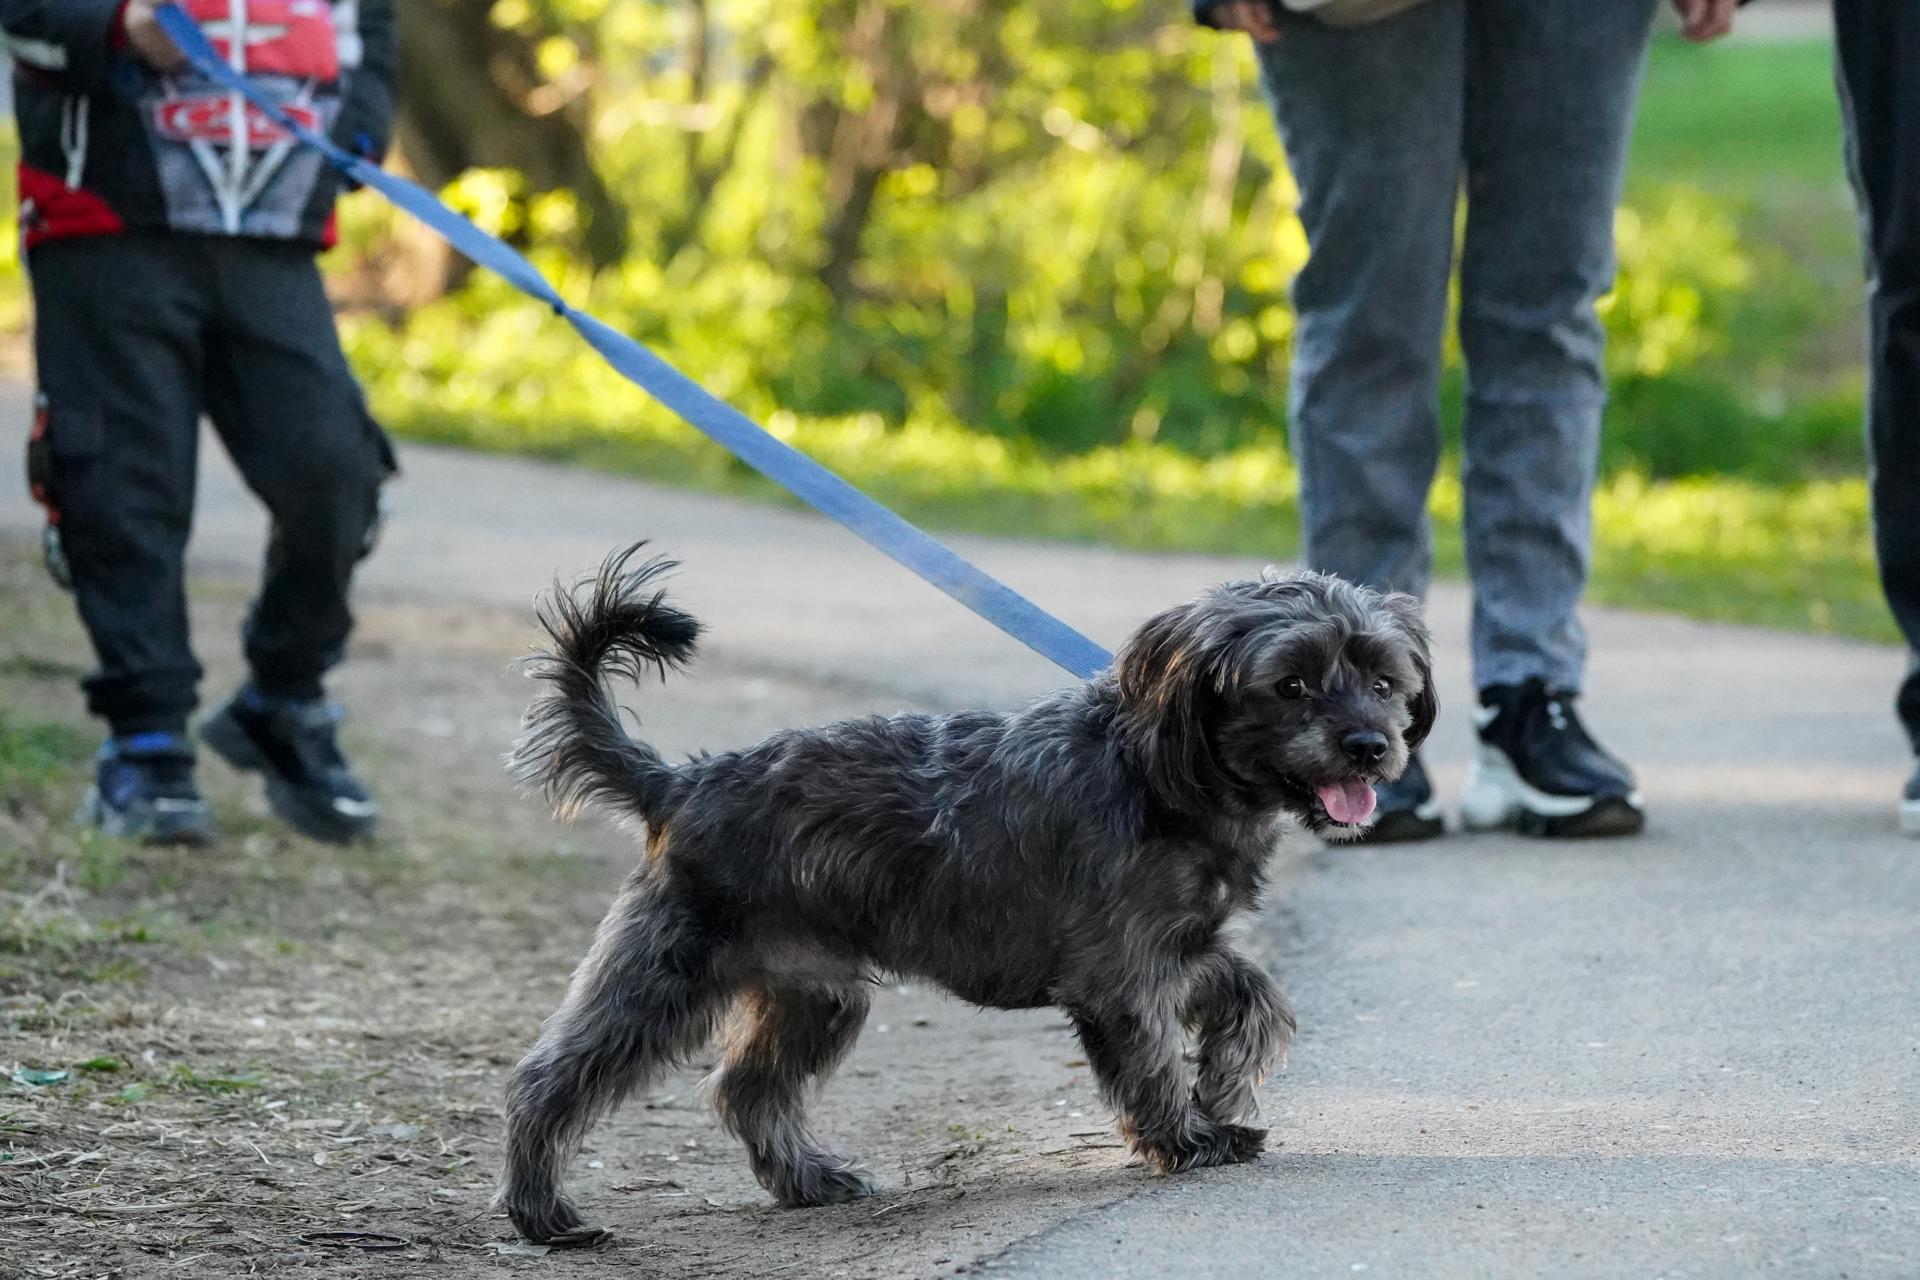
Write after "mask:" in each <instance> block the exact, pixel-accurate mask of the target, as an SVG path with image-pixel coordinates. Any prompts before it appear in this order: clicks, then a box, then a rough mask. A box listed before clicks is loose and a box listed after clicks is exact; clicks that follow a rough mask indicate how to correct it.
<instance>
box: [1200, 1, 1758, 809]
mask: <svg viewBox="0 0 1920 1280" xmlns="http://www.w3.org/2000/svg"><path fill="white" fill-rule="evenodd" d="M1733 4H1734V0H1681V3H1680V6H1679V7H1680V8H1681V11H1682V18H1683V21H1684V22H1685V24H1686V31H1687V34H1688V35H1689V36H1691V37H1693V38H1695V39H1708V38H1711V37H1713V36H1715V35H1718V34H1720V33H1721V32H1723V31H1724V30H1725V29H1726V26H1727V19H1728V17H1729V15H1730V13H1731V10H1732V8H1733ZM1655 6H1656V0H1609V2H1608V3H1605V4H1588V3H1584V2H1582V0H1412V2H1409V0H1333V3H1332V4H1329V5H1327V6H1326V7H1325V8H1321V7H1319V6H1314V5H1310V4H1308V3H1305V0H1302V3H1300V4H1297V5H1292V6H1289V7H1283V6H1282V5H1280V4H1279V3H1277V2H1275V0H1198V3H1197V5H1196V16H1197V17H1198V18H1199V20H1200V21H1201V22H1202V23H1205V24H1207V25H1210V26H1214V27H1220V28H1225V29H1236V30H1243V31H1246V32H1248V33H1249V34H1251V35H1252V36H1253V38H1254V40H1255V43H1256V49H1257V52H1258V55H1259V60H1260V66H1261V73H1262V79H1263V81H1264V83H1265V87H1266V91H1267V93H1268V95H1269V97H1270V99H1271V101H1272V104H1273V110H1274V115H1275V117H1276V119H1277V121H1278V123H1279V127H1280V133H1281V138H1282V140H1283V142H1284V143H1285V146H1286V152H1287V158H1288V161H1289V164H1290V166H1291V168H1292V170H1293V175H1294V178H1295V180H1296V182H1297V183H1298V185H1299V188H1300V201H1301V203H1300V217H1301V221H1302V222H1303V224H1304V225H1305V228H1306V233H1307V242H1308V245H1309V254H1308V258H1307V263H1306V266H1305V267H1304V269H1303V270H1302V271H1301V273H1300V275H1299V277H1298V278H1297V279H1296V280H1295V282H1294V287H1293V298H1294V307H1295V310H1296V312H1297V315H1298V327H1297V330H1296V336H1295V343H1294V355H1293V376H1292V382H1291V389H1290V403H1289V420H1290V433H1291V440H1292V446H1293V452H1294V457H1295V460H1296V462H1297V464H1298V466H1299V468H1300V475H1301V495H1300V505H1301V515H1302V522H1303V525H1304V535H1305V557H1306V561H1307V563H1308V564H1309V565H1311V566H1312V567H1313V568H1315V569H1319V570H1323V571H1325V572H1329V573H1335V574H1338V575H1340V576H1341V577H1344V578H1348V579H1351V580H1353V581H1355V582H1361V583H1365V584H1367V585H1369V586H1373V587H1379V588H1386V589H1392V590H1396V591H1406V592H1411V593H1413V594H1415V595H1423V594H1424V593H1425V592H1426V589H1427V585H1428V582H1429V579H1430V576H1431V573H1432V558H1433V556H1432V538H1431V532H1430V530H1429V527H1428V519H1427V498H1428V491H1429V490H1430V488H1431V487H1432V484H1433V478H1434V472H1435V468H1436V466H1437V465H1438V463H1439V459H1440V449H1441V436H1440V414H1439V403H1438V402H1439V390H1440V375H1441V360H1442V331H1443V328H1444V325H1445V321H1446V315H1447V284H1448V279H1449V276H1450V274H1451V271H1452V268H1453V260H1454V245H1455V236H1454V222H1455V212H1456V209H1457V207H1458V205H1459V203H1460V200H1461V195H1462V189H1463V187H1464V192H1465V203H1466V225H1465V230H1464V236H1463V239H1462V242H1461V251H1460V318H1459V330H1460V341H1461V347H1462V349H1463V351H1464V353H1465V357H1466V365H1467V392H1466V413H1465V423H1464V430H1463V444H1464V458H1463V475H1462V482H1463V488H1464V494H1465V534H1466V550H1467V566H1468V571H1469V573H1470V575H1471V577H1472V582H1473V627H1472V630H1473V674H1474V680H1475V683H1476V686H1477V688H1478V689H1479V693H1480V707H1479V709H1478V714H1477V720H1478V725H1479V736H1480V743H1479V748H1478V751H1477V753H1476V755H1475V758H1474V761H1473V766H1472V771H1471V774H1470V776H1469V779H1468V783H1467V789H1466V792H1465V794H1464V796H1463V797H1462V801H1461V811H1462V817H1463V819H1464V821H1465V823H1466V825H1467V826H1468V827H1470V828H1493V827H1503V826H1511V827H1515V828H1517V829H1519V830H1521V831H1524V832H1527V833H1530V834H1535V835H1543V836H1599V835H1627V834H1632V833H1635V832H1638V831H1639V830H1640V829H1641V827H1642V826H1643V825H1644V822H1645V817H1644V810H1643V808H1642V804H1641V799H1640V794H1639V791H1638V790H1637V788H1636V786H1635V783H1634V778H1633V774H1632V772H1631V771H1630V770H1629V769H1628V768H1627V766H1626V765H1625V764H1623V763H1622V762H1621V761H1620V760H1619V759H1618V758H1617V757H1615V756H1614V755H1613V754H1612V753H1610V752H1608V751H1607V750H1605V749H1604V748H1603V747H1601V746H1600V745H1599V743H1598V742H1596V741H1595V740H1594V738H1593V736H1592V735H1591V734H1590V733H1589V732H1588V731H1587V729H1586V727H1585V725H1584V724H1583V723H1582V722H1581V719H1580V717H1579V715H1578V713H1577V711H1576V708H1575V703H1576V699H1577V698H1578V696H1579V693H1580V689H1581V682H1582V677H1583V675H1584V668H1585V664H1586V656H1587V641H1586V634H1585V632H1584V631H1583V630H1582V628H1581V624H1580V619H1579V616H1578V612H1577V606H1578V604H1579V600H1580V596H1581V593H1582V591H1583V589H1584V588H1585V586H1586V580H1587V565H1588V555H1589V550H1590V545H1591V541H1592V538H1591V499H1592V493H1593V484H1594V477H1595V471H1596V468H1597V465H1598V456H1599V440H1600V419H1601V412H1602V409H1603V407H1604V405H1605V401H1606V375H1605V368H1604V365H1603V362H1602V356H1603V350H1604V333H1603V330H1602V328H1601V324H1600V320H1599V317H1598V315H1597V314H1596V312H1595V303H1596V302H1597V300H1598V299H1599V298H1600V296H1601V295H1602V294H1604V293H1606V292H1607V291H1608V289H1610V288H1611V287H1612V284H1613V278H1614V252H1613V215H1614V208H1615V205H1616V204H1617V203H1618V200H1619V195H1620V184H1621V176H1622V170H1623V168H1624V165H1625V159H1626V150H1627V142H1628V137H1629V134H1630V131H1631V127H1632V119H1633V104H1634V100H1635V97H1636V95H1637V91H1638V85H1639V78H1640V73H1641V68H1642V66H1643V65H1644V63H1645V60H1646V50H1647V45H1648V41H1649V39H1650V36H1651V31H1652V24H1653V18H1654V12H1655ZM1342 9H1345V10H1348V11H1349V12H1348V13H1346V14H1342V13H1341V12H1340V10H1342ZM1296 10H1307V11H1306V12H1298V11H1296ZM1382 14H1384V15H1385V16H1381V15H1382ZM1340 17H1347V18H1350V19H1352V20H1353V21H1352V25H1336V23H1335V21H1332V20H1329V19H1337V18H1340ZM1379 799H1380V818H1379V820H1378V823H1377V825H1376V826H1375V828H1374V838H1375V839H1379V840H1406V839H1423V838H1427V837H1431V836H1435V835H1438V834H1440V833H1441V831H1442V830H1444V825H1443V821H1442V817H1441V811H1440V806H1439V804H1438V802H1437V800H1436V799H1435V797H1434V794H1433V788H1432V784H1431V783H1430V781H1429V780H1428V777H1427V773H1426V770H1425V769H1424V768H1423V767H1422V765H1421V763H1420V761H1419V759H1418V758H1417V757H1416V758H1415V760H1414V761H1413V762H1412V763H1411V765H1410V766H1409V767H1408V769H1407V772H1406V774H1405V775H1404V776H1403V777H1402V778H1401V779H1400V780H1399V781H1398V782H1395V783H1392V784H1388V785H1385V786H1383V787H1381V788H1380V797H1379Z"/></svg>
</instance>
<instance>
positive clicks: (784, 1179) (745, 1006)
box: [714, 983, 873, 1207]
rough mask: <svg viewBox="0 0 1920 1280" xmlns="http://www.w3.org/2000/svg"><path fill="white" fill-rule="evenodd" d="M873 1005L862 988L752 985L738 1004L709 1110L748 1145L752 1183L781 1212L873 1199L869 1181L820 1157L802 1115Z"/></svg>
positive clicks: (843, 1165) (842, 1164)
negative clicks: (787, 1207) (815, 1086)
mask: <svg viewBox="0 0 1920 1280" xmlns="http://www.w3.org/2000/svg"><path fill="white" fill-rule="evenodd" d="M869 1002H870V1000H869V996H868V994H867V989H866V987H865V986H864V985H863V984H859V983H849V984H835V985H832V986H798V985H794V986H765V987H755V988H752V989H750V990H749V991H748V992H747V993H746V995H745V996H744V997H743V998H742V1000H741V1002H740V1008H739V1012H738V1015H737V1019H738V1020H737V1022H736V1023H735V1025H734V1027H733V1030H732V1033H731V1034H730V1036H729V1038H728V1044H727V1057H726V1065H725V1066H724V1067H723V1068H722V1070H721V1073H720V1078H719V1081H718V1083H717V1084H716V1085H715V1087H714V1107H715V1109H716V1110H718V1111H719V1113H720V1119H721V1121H722V1122H723V1123H725V1125H726V1126H727V1128H728V1129H730V1130H732V1132H733V1134H734V1136H735V1137H737V1138H739V1139H740V1141H741V1142H743V1143H744V1144H746V1148H747V1157H748V1159H749V1160H750V1161H751V1162H752V1164H753V1176H754V1177H756V1178H758V1179H759V1180H760V1185H761V1186H763V1187H765V1188H766V1189H767V1190H768V1191H770V1192H772V1193H773V1196H774V1198H775V1199H776V1200H778V1201H779V1202H780V1203H781V1204H784V1205H790V1206H796V1207H797V1206H801V1205H819V1204H840V1203H842V1202H844V1201H847V1200H857V1199H859V1198H860V1197H861V1196H866V1195H871V1194H873V1182H872V1180H871V1179H870V1178H869V1177H868V1176H867V1174H866V1173H864V1172H863V1171H861V1170H859V1169H856V1168H854V1167H853V1166H851V1165H850V1164H848V1163H847V1162H846V1161H844V1160H841V1159H838V1158H836V1157H834V1156H832V1155H829V1154H828V1153H827V1152H825V1151H823V1150H821V1148H820V1146H819V1144H818V1143H816V1142H815V1141H814V1138H813V1135H812V1134H811V1133H809V1132H808V1131H807V1125H806V1111H805V1107H806V1094H807V1090H808V1088H809V1086H810V1085H812V1084H813V1083H815V1082H816V1081H817V1080H820V1079H823V1078H824V1077H825V1076H826V1075H827V1074H828V1073H829V1072H831V1071H832V1070H833V1068H834V1067H835V1066H836V1065H838V1064H839V1061H840V1059H841V1058H842V1057H844V1056H845V1055H846V1052H847V1050H848V1049H851V1048H852V1047H853V1042H854V1039H855V1038H856V1037H857V1036H858V1035H859V1034H860V1026H861V1024H862V1023H864V1022H865V1021H866V1018H867V1006H868V1004H869Z"/></svg>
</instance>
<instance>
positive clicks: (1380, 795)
mask: <svg viewBox="0 0 1920 1280" xmlns="http://www.w3.org/2000/svg"><path fill="white" fill-rule="evenodd" d="M1373 794H1374V797H1375V798H1376V799H1377V801H1378V802H1379V808H1378V810H1377V812H1378V814H1379V816H1378V817H1376V818H1375V819H1374V820H1373V825H1372V826H1371V827H1369V828H1367V833H1366V834H1365V835H1363V836H1361V837H1360V841H1361V842H1362V843H1364V844H1398V843H1400V842H1401V841H1404V840H1431V839H1433V838H1434V837H1435V836H1437V835H1443V834H1445V832H1446V829H1447V823H1446V819H1445V818H1443V817H1442V816H1441V813H1440V802H1439V801H1438V800H1435V799H1434V798H1433V783H1432V782H1431V781H1429V780H1428V778H1427V768H1426V766H1425V765H1423V764H1421V763H1420V757H1419V756H1417V755H1416V756H1414V757H1413V758H1412V759H1410V760H1408V761H1407V771H1406V772H1405V773H1403V774H1401V775H1400V776H1399V777H1398V778H1395V779H1394V780H1393V781H1392V782H1379V783H1375V784H1374V788H1373Z"/></svg>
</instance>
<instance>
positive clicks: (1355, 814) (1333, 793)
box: [1319, 779, 1373, 825]
mask: <svg viewBox="0 0 1920 1280" xmlns="http://www.w3.org/2000/svg"><path fill="white" fill-rule="evenodd" d="M1319 796H1320V806H1321V808H1323V809H1325V810H1326V811H1327V816H1328V817H1329V818H1332V819H1333V820H1334V821H1335V822H1344V823H1347V824H1348V825H1356V824H1358V823H1362V822H1365V821H1366V820H1367V819H1368V818H1371V817H1372V816H1373V784H1372V783H1370V782H1361V781H1359V780H1358V779H1354V780H1352V781H1348V782H1336V783H1330V784H1328V785H1327V786H1324V787H1321V788H1320V791H1319Z"/></svg>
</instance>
